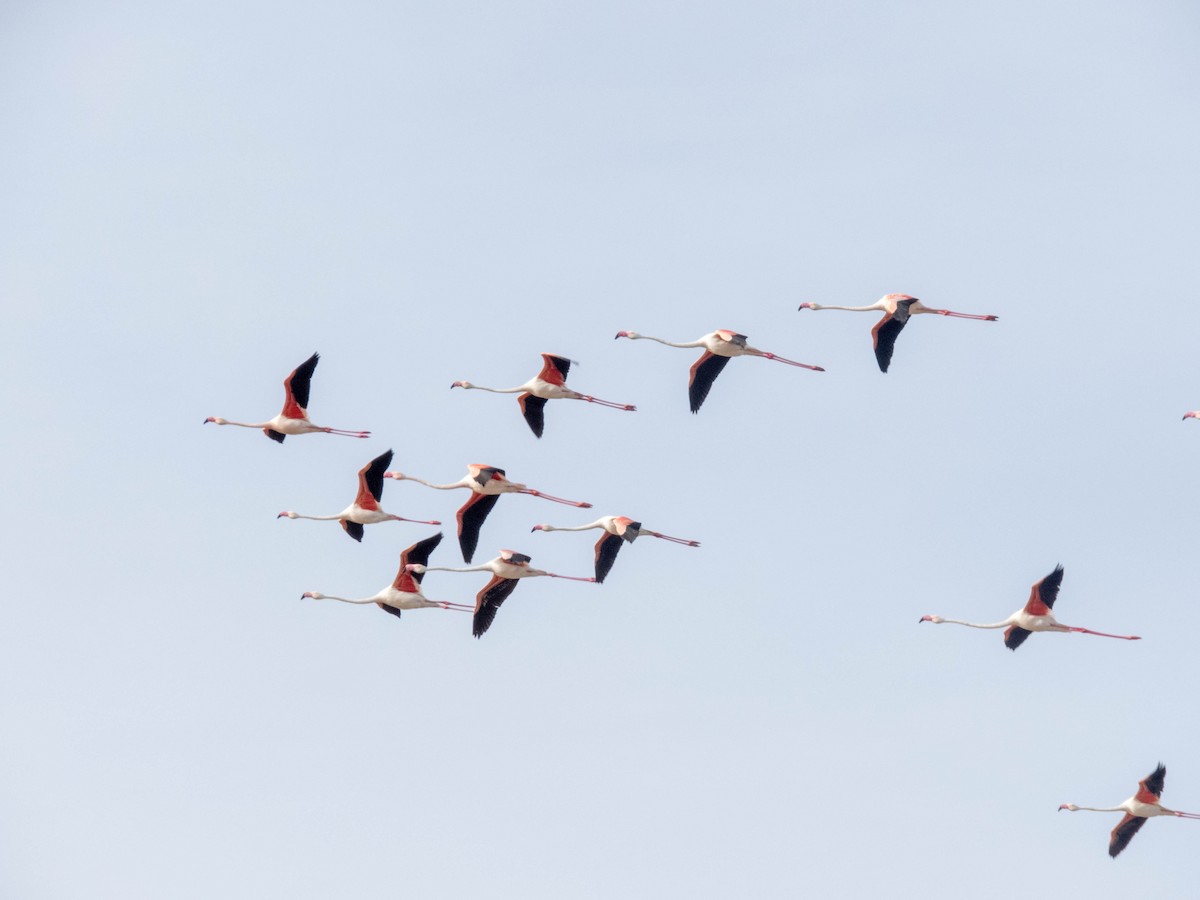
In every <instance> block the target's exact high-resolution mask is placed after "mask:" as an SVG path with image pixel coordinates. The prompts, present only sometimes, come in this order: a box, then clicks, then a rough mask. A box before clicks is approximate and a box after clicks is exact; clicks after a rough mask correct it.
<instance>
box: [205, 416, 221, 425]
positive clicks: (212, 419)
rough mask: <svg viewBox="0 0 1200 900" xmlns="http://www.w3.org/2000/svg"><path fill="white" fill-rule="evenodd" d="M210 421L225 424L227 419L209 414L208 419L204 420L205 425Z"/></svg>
mask: <svg viewBox="0 0 1200 900" xmlns="http://www.w3.org/2000/svg"><path fill="white" fill-rule="evenodd" d="M209 422H212V423H213V424H214V425H224V424H225V420H224V419H222V418H221V417H220V416H209V417H208V418H207V419H205V420H204V424H205V425H207V424H208V423H209Z"/></svg>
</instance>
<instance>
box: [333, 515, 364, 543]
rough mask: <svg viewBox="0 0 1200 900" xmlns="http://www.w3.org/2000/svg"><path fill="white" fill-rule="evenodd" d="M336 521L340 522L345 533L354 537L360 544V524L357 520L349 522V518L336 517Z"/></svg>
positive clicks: (361, 533)
mask: <svg viewBox="0 0 1200 900" xmlns="http://www.w3.org/2000/svg"><path fill="white" fill-rule="evenodd" d="M338 521H339V522H341V524H342V528H344V529H345V531H346V534H348V535H350V537H352V538H354V539H355V540H356V541H358V542H359V543H360V544H361V543H362V536H363V527H362V525H360V524H359V523H358V522H351V521H350V520H349V519H338Z"/></svg>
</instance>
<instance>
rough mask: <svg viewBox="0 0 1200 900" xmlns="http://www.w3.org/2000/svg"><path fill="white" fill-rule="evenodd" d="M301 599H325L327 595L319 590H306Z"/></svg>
mask: <svg viewBox="0 0 1200 900" xmlns="http://www.w3.org/2000/svg"><path fill="white" fill-rule="evenodd" d="M300 599H301V600H324V599H325V595H324V594H322V593H320V592H319V591H305V592H304V593H303V594H301V595H300Z"/></svg>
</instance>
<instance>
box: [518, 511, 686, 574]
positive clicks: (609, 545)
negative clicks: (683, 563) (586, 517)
mask: <svg viewBox="0 0 1200 900" xmlns="http://www.w3.org/2000/svg"><path fill="white" fill-rule="evenodd" d="M592 528H599V529H601V530H603V531H604V532H605V533H604V534H602V535H601V536H600V539H599V540H598V541H596V562H595V565H596V582H597V583H598V584H600V583H603V582H604V579H605V577H607V575H608V573H609V572H610V571H611V570H612V567H613V563H615V562H616V560H617V553H618V552H619V551H620V549H621V544H622V543H630V544H632V543H633V542H634V541H635V540H637V539H638V538H639V537H640V536H642V535H643V534H646V535H649V536H650V537H656V538H661V539H662V540H664V541H673V542H674V543H676V544H684V545H685V546H688V547H699V546H700V542H699V541H689V540H687V539H685V538H677V537H671V536H670V535H666V534H660V533H659V532H657V531H651V530H650V529H648V528H644V527H642V523H641V522H635V521H634V520H633V519H630V518H629V517H627V516H601V517H600V518H599V519H597V520H596V521H595V522H591V523H589V524H587V525H575V526H571V527H561V526H554V525H534V526H533V529H532V530H533V531H587V530H589V529H592Z"/></svg>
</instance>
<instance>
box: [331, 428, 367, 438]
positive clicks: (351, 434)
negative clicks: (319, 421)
mask: <svg viewBox="0 0 1200 900" xmlns="http://www.w3.org/2000/svg"><path fill="white" fill-rule="evenodd" d="M321 430H322V431H324V432H325V433H326V434H344V435H345V436H346V437H356V438H368V437H370V436H371V432H369V431H347V430H346V429H344V428H322V429H321Z"/></svg>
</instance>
